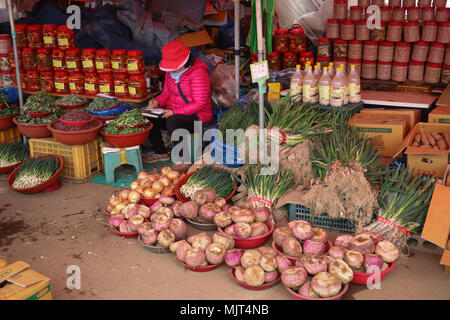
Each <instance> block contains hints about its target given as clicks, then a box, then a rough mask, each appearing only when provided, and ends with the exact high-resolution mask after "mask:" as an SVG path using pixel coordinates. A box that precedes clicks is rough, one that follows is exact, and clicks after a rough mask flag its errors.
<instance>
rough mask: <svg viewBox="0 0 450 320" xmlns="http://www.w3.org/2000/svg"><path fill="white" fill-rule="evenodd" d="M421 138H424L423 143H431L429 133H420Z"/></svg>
mask: <svg viewBox="0 0 450 320" xmlns="http://www.w3.org/2000/svg"><path fill="white" fill-rule="evenodd" d="M420 139H421V140H422V143H423V144H424V145H428V144H430V141H429V140H428V137H427V135H426V133H425V132H421V133H420Z"/></svg>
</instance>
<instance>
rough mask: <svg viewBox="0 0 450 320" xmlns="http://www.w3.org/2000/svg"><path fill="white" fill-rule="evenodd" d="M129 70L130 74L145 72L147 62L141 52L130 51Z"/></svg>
mask: <svg viewBox="0 0 450 320" xmlns="http://www.w3.org/2000/svg"><path fill="white" fill-rule="evenodd" d="M127 69H128V73H129V74H141V73H144V72H145V62H144V57H143V56H142V51H141V50H129V51H128V56H127Z"/></svg>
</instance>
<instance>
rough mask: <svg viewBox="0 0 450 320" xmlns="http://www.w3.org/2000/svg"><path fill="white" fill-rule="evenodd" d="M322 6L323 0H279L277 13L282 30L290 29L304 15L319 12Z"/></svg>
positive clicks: (276, 8) (276, 3)
mask: <svg viewBox="0 0 450 320" xmlns="http://www.w3.org/2000/svg"><path fill="white" fill-rule="evenodd" d="M321 4H322V1H321V0H302V1H292V0H277V1H276V2H275V11H276V13H277V15H278V22H279V24H280V28H283V29H289V28H290V27H291V26H292V25H293V24H294V23H296V22H294V21H297V20H298V19H300V17H301V16H302V15H304V14H306V13H310V12H315V11H317V10H319V8H320V6H321ZM331 10H333V4H331ZM302 27H303V25H302Z"/></svg>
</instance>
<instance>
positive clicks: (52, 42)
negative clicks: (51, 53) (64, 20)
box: [42, 24, 57, 49]
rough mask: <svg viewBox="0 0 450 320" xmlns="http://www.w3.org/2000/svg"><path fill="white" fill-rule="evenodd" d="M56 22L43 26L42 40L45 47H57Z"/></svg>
mask: <svg viewBox="0 0 450 320" xmlns="http://www.w3.org/2000/svg"><path fill="white" fill-rule="evenodd" d="M56 39H57V33H56V24H44V25H43V26H42V40H43V41H42V42H43V44H44V48H47V49H55V48H56V47H57V40H56Z"/></svg>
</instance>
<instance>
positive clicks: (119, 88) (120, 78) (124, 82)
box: [114, 73, 128, 98]
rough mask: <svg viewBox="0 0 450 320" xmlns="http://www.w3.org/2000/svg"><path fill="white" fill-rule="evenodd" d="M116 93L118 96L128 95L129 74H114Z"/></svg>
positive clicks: (124, 96)
mask: <svg viewBox="0 0 450 320" xmlns="http://www.w3.org/2000/svg"><path fill="white" fill-rule="evenodd" d="M114 95H115V96H116V97H117V98H126V97H128V74H126V73H116V74H114Z"/></svg>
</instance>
